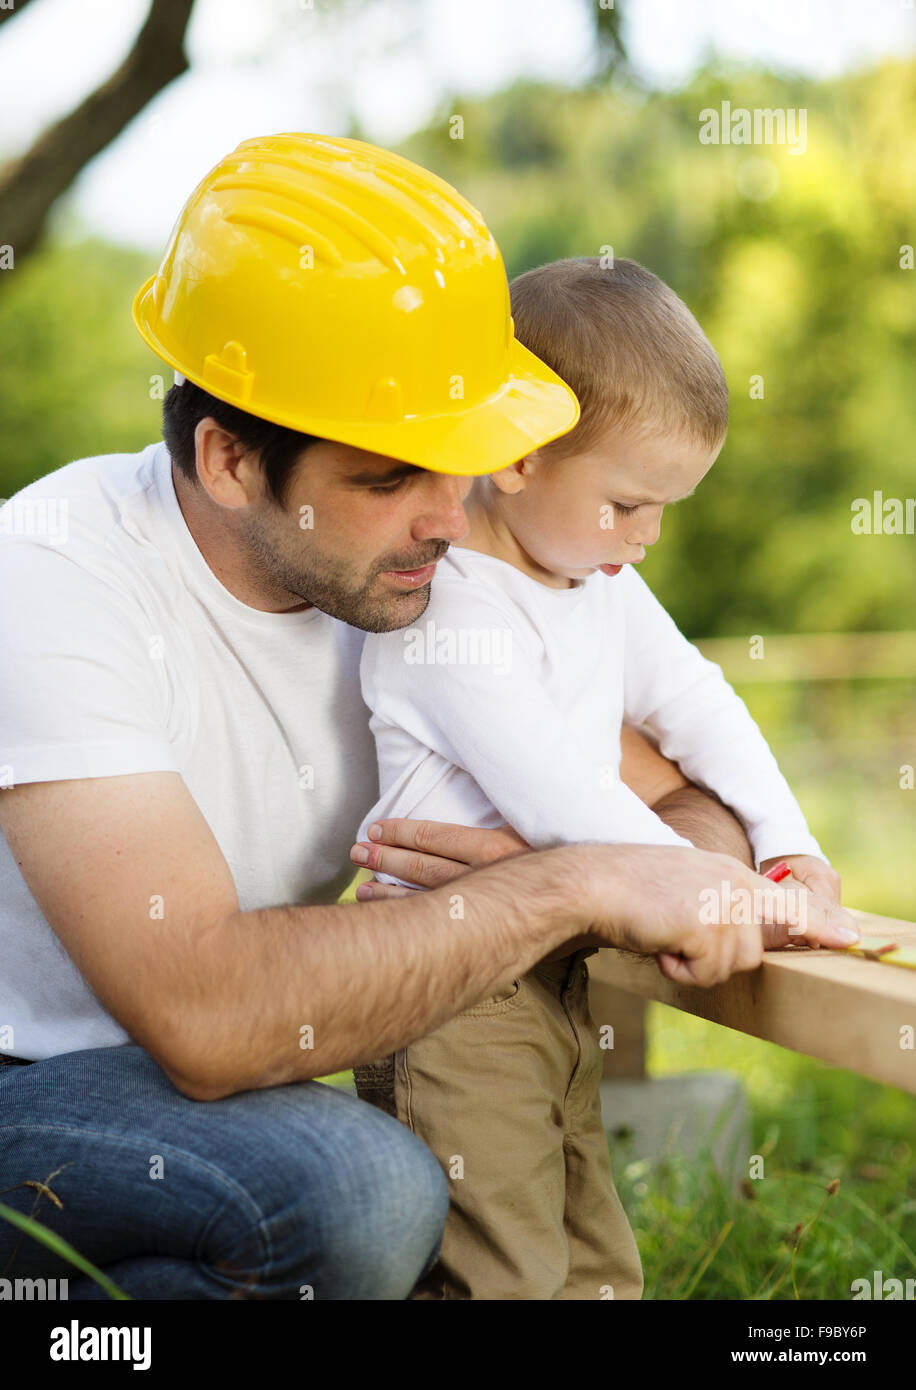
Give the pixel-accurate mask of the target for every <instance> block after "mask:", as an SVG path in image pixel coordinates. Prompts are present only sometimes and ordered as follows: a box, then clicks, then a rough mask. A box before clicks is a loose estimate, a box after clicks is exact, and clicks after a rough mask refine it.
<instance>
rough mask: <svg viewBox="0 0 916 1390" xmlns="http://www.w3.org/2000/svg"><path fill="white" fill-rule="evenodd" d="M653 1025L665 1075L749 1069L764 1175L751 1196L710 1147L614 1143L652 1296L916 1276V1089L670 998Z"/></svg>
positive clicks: (751, 1183)
mask: <svg viewBox="0 0 916 1390" xmlns="http://www.w3.org/2000/svg"><path fill="white" fill-rule="evenodd" d="M648 1035H649V1056H648V1065H649V1070H650V1073H651V1074H653V1075H660V1074H665V1075H672V1074H676V1073H677V1072H680V1071H697V1070H703V1069H706V1068H711V1069H712V1068H715V1069H724V1070H728V1071H730V1072H732V1073H733V1074H735V1075H738V1076H739V1077H740V1078H741V1080H742V1082H743V1084H744V1086H745V1089H746V1091H747V1095H748V1099H749V1103H750V1109H751V1126H752V1150H751V1151H752V1153H754V1154H759V1155H761V1156H762V1157H763V1161H764V1174H765V1176H763V1177H762V1178H756V1179H750V1178H749V1179H748V1180H747V1181H746V1183H745V1188H746V1194H741V1193H737V1192H735V1191H733V1190H732V1189H731V1188H729V1187H726V1186H725V1185H723V1182H722V1180H721V1179H720V1178H719V1176H718V1174H717V1172H716V1169H715V1167H714V1165H713V1163H712V1160H711V1158H710V1156H709V1154H708V1152H707V1153H706V1154H704V1155H701V1156H700V1158H698V1159H690V1158H687V1157H686V1156H685V1155H683V1154H682V1153H678V1152H672V1153H671V1154H669V1155H667V1156H666V1157H665V1158H663V1159H662V1160H660V1161H659V1163H658V1164H657V1166H656V1167H655V1168H654V1170H653V1169H650V1167H649V1165H648V1164H647V1163H646V1162H645V1161H644V1160H641V1159H639V1158H638V1157H636V1156H634V1155H633V1153H632V1147H631V1145H629V1144H628V1143H627V1142H626V1141H622V1142H621V1141H612V1142H611V1159H612V1163H613V1166H614V1173H615V1179H616V1183H617V1189H618V1192H619V1194H620V1198H621V1201H622V1202H623V1204H624V1207H625V1208H626V1211H627V1215H628V1217H629V1220H630V1224H631V1225H632V1227H633V1230H634V1232H635V1234H636V1239H637V1242H638V1245H639V1249H640V1253H641V1255H642V1260H643V1267H644V1271H645V1280H646V1287H645V1297H646V1298H647V1299H684V1298H692V1299H768V1298H774V1299H790V1298H794V1297H798V1298H808V1299H848V1298H849V1297H850V1284H851V1282H852V1280H853V1279H856V1278H862V1277H865V1278H869V1279H870V1278H871V1274H872V1271H873V1270H876V1269H879V1270H882V1271H883V1273H884V1275H885V1276H887V1277H888V1278H890V1277H896V1278H898V1279H906V1278H913V1277H914V1276H916V1175H914V1168H913V1144H914V1141H916V1096H912V1095H909V1094H907V1093H906V1092H903V1091H900V1090H897V1089H896V1088H894V1087H891V1086H883V1085H880V1084H879V1083H877V1082H873V1081H868V1080H866V1079H865V1078H863V1077H859V1076H856V1075H854V1074H853V1073H851V1072H846V1071H842V1070H840V1069H839V1068H836V1067H831V1066H829V1065H828V1064H827V1063H823V1062H817V1061H814V1060H812V1059H811V1058H807V1057H803V1056H801V1055H800V1054H798V1053H793V1052H790V1051H788V1050H787V1049H785V1048H781V1047H776V1046H775V1045H773V1044H772V1043H765V1042H761V1041H759V1040H757V1039H755V1038H749V1037H746V1036H744V1035H743V1034H741V1033H735V1032H733V1031H732V1030H730V1029H725V1028H721V1027H719V1026H718V1025H716V1024H712V1023H707V1022H706V1021H705V1020H703V1019H697V1018H694V1017H693V1016H692V1015H689V1014H683V1013H681V1012H680V1011H679V1010H676V1009H670V1008H667V1007H666V1006H665V1005H662V1004H654V1003H653V1004H650V1006H649V1022H648ZM837 1179H838V1180H839V1183H838V1186H836V1188H835V1190H834V1191H833V1192H832V1193H828V1190H827V1189H828V1187H829V1186H830V1185H831V1184H834V1183H835V1180H837Z"/></svg>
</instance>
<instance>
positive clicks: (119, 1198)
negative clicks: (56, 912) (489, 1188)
mask: <svg viewBox="0 0 916 1390" xmlns="http://www.w3.org/2000/svg"><path fill="white" fill-rule="evenodd" d="M56 1169H62V1171H61V1172H60V1173H58V1174H57V1176H55V1177H52V1178H50V1181H49V1177H50V1175H51V1174H52V1173H54V1171H55V1170H56ZM27 1180H33V1181H35V1180H37V1181H38V1182H48V1185H49V1186H50V1188H51V1190H52V1191H53V1192H54V1193H55V1194H56V1195H57V1197H58V1198H59V1199H60V1201H61V1202H62V1203H63V1210H61V1209H59V1208H58V1207H57V1206H55V1205H54V1204H53V1203H52V1202H51V1201H50V1200H49V1199H48V1198H47V1197H46V1196H42V1197H41V1200H40V1204H39V1209H38V1212H37V1219H38V1220H39V1221H41V1222H42V1223H43V1224H44V1225H46V1226H48V1227H50V1229H51V1230H53V1231H56V1232H57V1233H58V1234H59V1235H61V1236H63V1237H64V1239H66V1240H68V1241H69V1242H70V1244H71V1245H73V1246H74V1247H75V1248H76V1250H78V1251H79V1253H80V1254H81V1255H83V1256H85V1257H86V1258H87V1259H89V1260H91V1261H92V1262H93V1263H94V1264H95V1265H97V1266H99V1267H100V1268H101V1269H103V1270H104V1271H105V1273H106V1274H108V1275H109V1276H110V1277H111V1278H112V1279H113V1280H114V1281H115V1283H116V1284H118V1285H119V1286H120V1287H121V1288H122V1289H123V1290H124V1292H125V1293H128V1294H130V1296H131V1297H132V1298H139V1299H149V1298H153V1299H170V1298H173V1299H220V1298H259V1299H301V1298H304V1297H309V1296H311V1297H314V1298H324V1299H338V1298H339V1299H351V1298H352V1299H402V1298H406V1297H407V1296H408V1294H409V1292H410V1290H411V1288H412V1287H413V1285H414V1283H415V1282H416V1281H417V1280H418V1279H419V1278H420V1277H421V1276H422V1275H423V1274H425V1273H427V1272H428V1271H429V1269H430V1268H431V1267H432V1265H433V1264H434V1263H435V1261H436V1258H437V1256H438V1253H439V1247H440V1242H441V1237H442V1230H443V1227H444V1224H445V1218H446V1215H447V1212H448V1188H447V1184H446V1180H445V1177H444V1175H443V1173H442V1170H441V1168H440V1167H439V1164H438V1163H437V1162H436V1160H435V1159H434V1158H433V1156H432V1154H431V1153H430V1152H429V1150H428V1149H427V1148H426V1147H425V1146H424V1145H423V1144H422V1143H421V1142H420V1141H419V1140H418V1139H416V1138H415V1137H414V1136H413V1135H412V1134H411V1133H410V1131H409V1130H407V1129H405V1128H404V1126H403V1125H401V1124H399V1123H398V1122H397V1120H394V1119H392V1118H391V1117H390V1116H388V1115H385V1114H383V1113H382V1112H381V1111H380V1110H377V1109H375V1107H373V1106H371V1105H367V1104H365V1102H363V1101H360V1100H357V1099H355V1098H354V1097H353V1096H350V1095H347V1094H345V1093H343V1092H341V1091H338V1090H336V1089H335V1088H334V1087H333V1086H327V1085H323V1084H322V1083H321V1082H319V1081H304V1082H295V1083H292V1084H290V1085H286V1086H273V1087H270V1088H269V1089H264V1090H256V1091H245V1092H242V1093H241V1094H239V1095H233V1096H228V1097H226V1098H225V1099H223V1100H216V1101H194V1100H189V1099H188V1098H187V1097H186V1096H184V1095H182V1093H181V1092H180V1091H178V1090H177V1089H176V1088H175V1087H174V1086H173V1085H172V1083H171V1082H170V1081H169V1079H168V1077H167V1076H166V1075H165V1073H164V1072H163V1071H162V1069H161V1067H160V1066H159V1065H158V1064H157V1063H156V1062H154V1061H153V1059H152V1057H150V1055H149V1054H148V1053H147V1052H145V1051H144V1050H143V1049H142V1048H141V1047H139V1046H137V1045H136V1044H127V1045H125V1046H123V1047H101V1048H91V1049H88V1050H85V1051H81V1052H68V1053H64V1054H61V1055H59V1056H57V1057H50V1058H47V1059H46V1060H44V1061H39V1062H33V1063H32V1064H31V1065H30V1066H3V1067H0V1189H2V1190H0V1201H2V1202H5V1203H6V1204H7V1205H8V1206H11V1207H15V1208H16V1210H17V1211H20V1212H22V1213H23V1214H25V1215H29V1214H30V1213H31V1211H32V1208H33V1205H34V1202H35V1199H36V1195H37V1191H36V1189H35V1188H32V1187H22V1186H19V1184H21V1183H23V1182H25V1181H27ZM10 1189H12V1190H10ZM17 1247H18V1249H17ZM74 1275H75V1276H76V1277H73V1276H74ZM0 1277H4V1278H8V1279H11V1278H17V1277H18V1278H36V1277H45V1278H57V1279H60V1278H67V1279H69V1297H70V1298H71V1299H105V1298H107V1297H108V1295H107V1294H106V1293H104V1291H103V1290H102V1289H101V1287H100V1286H99V1285H98V1284H97V1283H96V1282H95V1281H94V1280H92V1279H90V1278H88V1276H85V1275H80V1274H79V1273H78V1271H76V1270H75V1269H74V1268H73V1266H72V1265H70V1264H69V1263H68V1262H67V1261H65V1260H63V1259H61V1258H60V1257H59V1256H57V1255H56V1254H54V1252H53V1251H51V1250H49V1249H47V1247H46V1246H44V1245H41V1244H39V1243H38V1242H37V1241H35V1240H34V1239H33V1238H32V1237H31V1236H27V1235H23V1234H22V1233H21V1232H20V1231H19V1230H18V1229H17V1228H16V1227H14V1226H12V1225H11V1224H10V1223H9V1222H7V1221H5V1220H2V1219H0ZM310 1291H311V1292H310Z"/></svg>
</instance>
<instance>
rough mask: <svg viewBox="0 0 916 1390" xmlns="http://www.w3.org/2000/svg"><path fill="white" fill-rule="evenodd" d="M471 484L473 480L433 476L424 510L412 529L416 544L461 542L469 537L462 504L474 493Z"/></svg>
mask: <svg viewBox="0 0 916 1390" xmlns="http://www.w3.org/2000/svg"><path fill="white" fill-rule="evenodd" d="M471 482H472V479H470V478H455V477H452V476H451V475H450V474H444V473H443V474H439V473H431V474H430V482H429V486H428V488H427V489H426V495H425V496H424V506H423V509H422V511H421V512H420V514H419V515H418V516H416V517H414V521H413V525H412V526H411V528H410V529H411V535H412V536H413V538H414V540H417V541H426V540H432V539H441V540H444V541H460V540H461V538H462V536H466V535H467V533H468V518H467V513H466V512H465V510H464V505H463V504H464V499H465V498H466V497H467V495H468V493H469V492H470V490H471Z"/></svg>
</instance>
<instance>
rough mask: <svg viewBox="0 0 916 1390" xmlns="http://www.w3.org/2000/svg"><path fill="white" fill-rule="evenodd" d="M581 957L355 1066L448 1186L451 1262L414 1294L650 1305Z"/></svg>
mask: <svg viewBox="0 0 916 1390" xmlns="http://www.w3.org/2000/svg"><path fill="white" fill-rule="evenodd" d="M593 953H594V952H593V950H591V949H590V950H584V951H579V952H577V953H576V954H575V955H572V956H567V957H565V958H564V959H562V960H557V961H550V962H546V963H545V962H542V963H541V964H539V965H537V966H535V968H534V969H533V970H531V971H530V972H529V973H528V974H527V975H525V976H523V977H522V978H521V979H520V980H516V981H514V982H513V986H512V988H511V989H510V990H507V991H504V993H503V994H501V995H497V996H495V997H494V998H492V999H487V1000H484V1001H483V1002H482V1003H480V1004H477V1005H475V1006H474V1007H473V1008H470V1009H466V1010H465V1011H464V1012H463V1013H460V1014H458V1015H457V1017H455V1018H453V1019H451V1020H450V1021H449V1022H448V1023H446V1024H444V1025H443V1026H442V1027H441V1028H438V1029H437V1030H436V1031H435V1032H434V1033H431V1034H430V1035H429V1036H428V1037H426V1038H423V1039H422V1040H421V1041H420V1042H416V1043H411V1044H410V1046H409V1047H406V1048H402V1049H401V1050H400V1051H398V1052H396V1053H395V1054H393V1056H392V1057H388V1058H385V1059H383V1060H382V1061H380V1062H377V1063H373V1064H371V1065H369V1066H360V1067H355V1068H354V1075H355V1077H356V1084H357V1090H358V1092H359V1094H360V1096H362V1098H363V1099H364V1100H369V1101H371V1102H372V1103H373V1104H376V1105H380V1106H381V1107H382V1108H383V1109H387V1110H388V1111H389V1113H391V1114H393V1115H396V1116H397V1118H398V1119H399V1120H400V1121H401V1122H402V1124H405V1125H407V1126H408V1128H410V1129H411V1130H412V1131H413V1133H414V1134H416V1135H417V1136H418V1138H420V1139H422V1140H423V1142H424V1143H425V1144H426V1145H427V1147H428V1148H429V1149H431V1150H432V1152H433V1153H434V1154H435V1156H436V1157H437V1158H438V1160H439V1162H440V1164H441V1165H442V1168H443V1170H444V1172H445V1174H446V1176H447V1177H448V1179H449V1186H450V1189H451V1207H450V1211H449V1216H448V1220H447V1222H446V1226H445V1232H444V1235H443V1239H442V1251H441V1255H440V1258H439V1261H438V1263H437V1264H436V1266H435V1268H434V1269H433V1270H432V1272H431V1273H430V1274H429V1275H428V1276H427V1278H426V1279H425V1280H424V1281H423V1283H422V1285H418V1286H417V1288H416V1289H415V1290H414V1292H413V1294H412V1295H411V1297H413V1298H435V1299H590V1298H593V1299H601V1298H615V1299H617V1298H629V1299H638V1298H640V1297H641V1296H642V1288H643V1277H642V1267H641V1265H640V1260H639V1252H638V1250H637V1248H636V1242H635V1240H634V1238H633V1232H632V1231H631V1229H630V1226H629V1223H628V1221H627V1218H626V1215H625V1213H624V1210H623V1207H622V1206H621V1203H620V1199H619V1198H618V1196H617V1192H616V1190H615V1188H614V1180H613V1177H612V1176H611V1165H610V1160H609V1158H608V1150H607V1139H606V1136H605V1133H604V1129H603V1128H602V1124H601V1109H600V1101H599V1091H598V1084H599V1081H600V1078H601V1049H600V1047H599V1046H598V1033H597V1028H596V1027H595V1024H594V1022H593V1021H592V1017H591V1014H590V1013H589V1009H588V967H587V965H586V964H585V957H586V956H588V955H592V954H593Z"/></svg>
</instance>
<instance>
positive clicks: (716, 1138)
mask: <svg viewBox="0 0 916 1390" xmlns="http://www.w3.org/2000/svg"><path fill="white" fill-rule="evenodd" d="M601 1118H602V1121H603V1123H604V1128H605V1130H606V1131H607V1133H608V1136H609V1138H610V1139H611V1142H612V1149H611V1157H612V1160H613V1158H614V1155H615V1153H616V1154H618V1155H619V1156H620V1158H622V1159H623V1160H624V1162H632V1161H633V1160H636V1159H647V1160H649V1162H650V1164H654V1163H655V1162H657V1161H658V1159H660V1158H661V1157H662V1156H663V1155H664V1154H665V1153H671V1152H678V1153H681V1154H686V1155H687V1156H694V1155H699V1154H700V1152H701V1151H702V1150H703V1149H708V1150H709V1151H710V1153H711V1155H712V1159H713V1162H714V1163H715V1166H716V1169H717V1170H718V1172H719V1174H720V1175H721V1177H722V1180H723V1182H725V1183H727V1184H730V1185H731V1186H733V1187H734V1188H735V1189H736V1190H739V1189H740V1188H741V1184H742V1182H743V1180H744V1179H745V1178H746V1177H747V1171H748V1169H747V1160H748V1156H749V1154H750V1153H751V1118H750V1110H749V1107H748V1102H747V1096H746V1094H745V1091H744V1087H743V1085H742V1084H741V1081H740V1080H739V1078H738V1077H737V1076H734V1075H732V1074H731V1073H729V1072H715V1071H704V1072H679V1073H677V1074H676V1075H674V1076H653V1077H648V1078H646V1079H644V1080H617V1081H608V1080H604V1081H602V1082H601ZM618 1161H619V1159H618Z"/></svg>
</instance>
